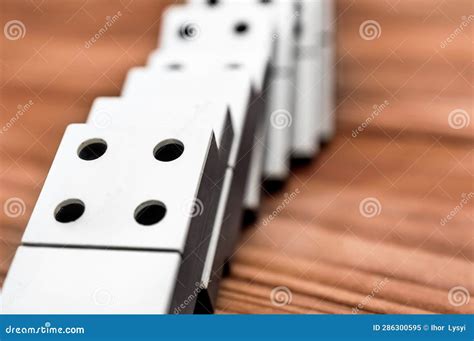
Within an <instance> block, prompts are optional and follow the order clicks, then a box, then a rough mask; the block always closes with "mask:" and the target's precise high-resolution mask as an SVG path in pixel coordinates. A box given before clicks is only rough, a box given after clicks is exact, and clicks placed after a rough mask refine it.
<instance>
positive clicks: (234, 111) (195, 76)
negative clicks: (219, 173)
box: [122, 68, 255, 167]
mask: <svg viewBox="0 0 474 341" xmlns="http://www.w3.org/2000/svg"><path fill="white" fill-rule="evenodd" d="M206 82H207V83H208V84H207V85H204V84H206ZM122 96H123V98H126V99H129V100H133V99H136V98H142V99H143V98H148V99H153V101H157V102H160V101H164V99H163V98H169V97H171V98H173V97H174V98H175V99H176V100H179V99H178V98H179V97H178V96H180V97H181V98H183V99H184V98H185V99H186V101H187V102H189V103H196V106H197V110H199V107H200V106H201V107H203V108H205V107H206V106H207V105H209V102H211V101H212V99H213V98H217V99H219V100H221V101H223V102H225V103H228V105H229V108H230V117H231V121H232V128H233V132H234V141H232V142H231V143H230V146H229V153H230V155H229V163H228V165H229V166H231V167H235V166H236V164H237V162H238V161H239V160H240V159H241V158H242V157H243V155H241V154H242V153H247V152H248V151H249V149H247V150H241V149H240V146H241V143H242V140H243V133H244V131H246V128H247V126H248V125H250V126H255V117H254V116H251V115H250V114H249V106H250V103H251V101H252V87H251V82H250V78H249V76H248V72H245V71H244V70H234V69H231V70H229V71H223V72H213V73H209V72H207V71H206V70H204V71H193V72H190V71H181V70H169V69H161V70H160V69H158V70H157V71H155V70H154V69H147V68H135V69H133V70H131V71H130V72H129V74H128V77H127V79H126V81H125V84H124V87H123V91H122ZM203 114H205V115H206V116H207V115H208V113H207V111H206V110H203ZM221 131H222V130H221ZM251 133H252V134H253V131H252V132H251ZM245 138H246V140H247V141H248V139H249V138H250V136H245ZM250 147H251V146H250ZM239 152H240V153H241V154H239Z"/></svg>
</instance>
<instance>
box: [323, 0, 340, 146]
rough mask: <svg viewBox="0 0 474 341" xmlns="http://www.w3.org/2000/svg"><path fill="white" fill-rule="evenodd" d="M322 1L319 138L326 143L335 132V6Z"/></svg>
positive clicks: (331, 0)
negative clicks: (321, 89) (321, 74)
mask: <svg viewBox="0 0 474 341" xmlns="http://www.w3.org/2000/svg"><path fill="white" fill-rule="evenodd" d="M322 1H323V28H324V31H323V72H324V86H323V101H322V103H323V120H322V125H321V132H320V138H321V141H322V142H324V143H328V142H329V141H330V140H331V139H332V137H333V135H334V132H335V109H336V108H335V100H336V99H335V91H336V89H335V87H336V80H335V65H334V62H335V43H334V39H335V31H334V21H335V19H336V18H335V13H334V12H335V4H334V1H333V0H322Z"/></svg>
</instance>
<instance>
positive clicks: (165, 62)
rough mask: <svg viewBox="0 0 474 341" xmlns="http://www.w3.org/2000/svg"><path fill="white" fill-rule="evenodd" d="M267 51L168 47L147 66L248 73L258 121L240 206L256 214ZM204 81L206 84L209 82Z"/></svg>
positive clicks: (267, 84) (259, 182) (266, 78)
mask: <svg viewBox="0 0 474 341" xmlns="http://www.w3.org/2000/svg"><path fill="white" fill-rule="evenodd" d="M268 52H269V51H265V50H262V49H258V50H255V51H254V52H253V53H252V54H251V55H250V54H248V53H245V52H239V51H237V52H235V53H232V54H209V53H207V52H202V51H196V52H193V54H192V55H191V54H176V53H173V52H172V51H170V50H164V51H162V50H159V51H156V52H154V53H153V54H151V55H150V58H149V59H148V68H149V69H151V70H163V69H165V70H166V69H171V70H176V71H181V72H185V71H193V70H201V72H209V73H214V72H220V71H225V70H228V71H230V70H232V69H241V68H242V69H244V70H246V72H249V73H250V76H251V81H252V88H253V93H254V98H252V102H251V103H250V105H251V107H252V108H254V109H255V110H256V112H257V118H256V119H257V122H256V128H255V130H256V131H255V138H254V142H253V146H252V148H251V151H250V158H251V160H250V169H249V174H248V178H247V184H246V188H245V196H244V202H243V206H244V208H245V209H246V211H247V214H248V215H252V216H255V215H256V213H257V211H258V208H259V206H260V198H261V189H260V184H261V180H262V172H263V159H264V152H265V146H264V143H265V136H266V124H265V113H266V103H267V102H268V93H265V91H264V89H267V88H268V86H269V76H270V75H269V73H270V60H271V55H270V54H269V53H268ZM206 77H207V75H206ZM214 82H215V81H214ZM205 83H206V84H207V83H208V82H205ZM214 86H216V85H214ZM217 87H220V85H217ZM200 88H201V87H199V89H200ZM201 90H202V89H201ZM194 92H195V91H194ZM245 138H246V137H245Z"/></svg>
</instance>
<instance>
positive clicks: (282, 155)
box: [160, 1, 296, 182]
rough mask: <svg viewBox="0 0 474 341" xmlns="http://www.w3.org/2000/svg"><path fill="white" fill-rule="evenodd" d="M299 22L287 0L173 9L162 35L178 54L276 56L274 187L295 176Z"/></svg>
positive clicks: (270, 174) (270, 161) (267, 170)
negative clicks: (270, 3) (293, 140)
mask: <svg viewBox="0 0 474 341" xmlns="http://www.w3.org/2000/svg"><path fill="white" fill-rule="evenodd" d="M295 20H296V16H295V11H294V3H293V2H286V1H284V2H283V1H282V2H281V3H280V2H279V3H278V6H255V5H252V4H238V5H235V6H216V8H213V9H212V10H211V9H206V7H204V6H187V7H186V6H184V7H183V6H173V7H171V9H170V10H168V11H167V12H166V15H165V17H164V24H163V30H162V35H161V45H160V46H161V48H162V49H170V48H173V51H175V52H176V53H186V52H183V50H184V51H187V53H189V51H196V50H200V49H201V50H202V49H205V50H207V52H212V53H220V54H226V53H231V52H230V51H238V50H246V51H252V50H253V49H259V48H262V47H263V48H264V49H266V50H268V49H270V50H271V51H273V62H272V78H271V79H270V87H269V89H268V90H267V91H268V92H269V95H268V96H269V100H268V105H267V113H266V125H267V129H268V133H267V136H266V142H265V147H266V150H265V159H264V166H263V170H264V175H265V177H266V178H267V180H269V182H272V181H274V180H275V181H278V182H279V181H284V180H285V179H286V177H287V175H288V174H289V157H290V153H291V123H292V112H293V109H294V107H293V106H294V76H295V65H294V62H295V58H294V57H295V56H294V55H295V39H294V36H293V33H294V25H293V23H294V22H295ZM284 43H287V44H284ZM249 53H251V52H249Z"/></svg>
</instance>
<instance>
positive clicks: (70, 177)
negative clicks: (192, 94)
mask: <svg viewBox="0 0 474 341" xmlns="http://www.w3.org/2000/svg"><path fill="white" fill-rule="evenodd" d="M223 109H224V108H223ZM186 116H187V115H186V113H180V115H179V118H178V117H177V118H176V123H175V124H176V126H177V129H175V131H171V130H170V129H164V130H161V129H156V128H155V127H150V128H151V129H149V128H146V126H144V127H142V129H141V132H142V133H140V134H133V133H132V132H131V131H130V130H120V129H113V130H104V129H102V130H101V129H98V128H95V127H92V126H88V125H83V124H82V125H81V124H79V125H71V126H69V127H68V129H67V130H66V133H65V136H64V138H63V140H62V142H61V145H60V147H59V150H58V153H57V155H56V158H55V160H54V162H53V165H52V167H51V170H50V172H49V174H48V177H47V179H46V182H45V185H44V187H43V190H42V192H41V194H40V197H39V199H38V202H37V204H36V207H35V209H34V211H33V213H32V216H31V219H30V221H29V223H28V226H27V229H26V231H25V234H24V236H23V240H22V242H23V245H24V246H28V247H35V246H44V247H51V248H59V249H63V248H74V249H75V248H77V249H98V250H104V249H105V250H127V251H148V252H158V253H162V252H172V253H176V254H178V255H179V256H180V258H181V264H180V266H179V272H178V280H177V281H176V283H174V284H175V286H174V293H173V295H172V297H171V306H170V309H175V308H176V307H179V306H180V305H181V304H182V302H183V301H185V300H186V297H187V296H188V295H189V294H190V293H191V292H192V291H193V290H194V286H195V283H196V282H198V283H199V281H200V278H201V275H202V271H203V267H204V261H203V260H204V259H205V257H206V254H207V250H208V245H209V238H210V237H211V234H212V230H211V228H212V225H213V222H214V220H215V213H216V208H217V199H218V197H219V195H220V189H219V188H217V187H216V186H215V184H216V183H217V182H218V181H217V178H218V177H219V176H221V175H220V174H217V172H216V169H218V168H219V167H216V166H215V165H218V164H219V156H218V149H217V146H216V143H215V139H214V137H213V132H212V129H211V127H210V126H209V125H208V124H205V125H203V126H201V127H200V128H199V129H194V127H195V126H196V125H198V124H199V122H196V121H191V122H186V120H189V116H188V117H186ZM210 116H213V115H210ZM183 122H185V123H187V125H184V124H183ZM178 124H179V126H178ZM130 165H133V167H130ZM111 175H112V176H111ZM195 203H199V204H200V205H202V210H201V211H200V212H199V213H198V214H197V213H196V212H195V210H193V206H194V204H195ZM13 269H14V266H13ZM18 271H21V269H18V270H15V269H14V270H13V273H18ZM57 276H62V275H61V273H58V274H57V275H56V277H57ZM50 280H51V283H54V277H52V278H50ZM87 280H89V281H94V278H93V277H89V278H88V279H87ZM130 280H132V279H130ZM133 280H135V279H133ZM38 281H39V282H38V283H31V285H32V287H35V285H37V287H36V288H37V289H38V290H41V288H42V286H41V281H42V279H41V278H38ZM37 294H38V295H44V300H48V299H51V300H55V301H58V300H57V298H58V297H57V296H55V293H54V291H52V290H51V291H48V292H42V291H37ZM70 303H71V304H72V303H73V302H71V301H68V300H64V301H63V302H62V303H58V304H62V305H69V304H70ZM150 303H151V302H150ZM20 308H21V307H18V309H20ZM12 309H16V308H14V307H13V308H12ZM45 309H47V308H45ZM59 310H60V309H59ZM193 310H194V305H189V306H186V307H185V309H183V310H182V312H183V313H189V312H192V311H193ZM49 312H51V313H52V312H53V311H52V310H51V311H49ZM89 312H94V310H93V307H91V310H90V311H89ZM107 312H110V313H112V312H114V311H113V308H111V310H108V311H107Z"/></svg>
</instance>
